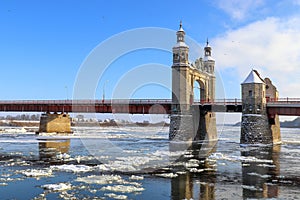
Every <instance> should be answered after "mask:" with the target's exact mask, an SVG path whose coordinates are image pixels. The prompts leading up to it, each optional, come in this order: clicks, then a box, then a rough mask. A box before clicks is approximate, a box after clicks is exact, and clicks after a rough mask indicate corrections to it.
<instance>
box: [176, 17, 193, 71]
mask: <svg viewBox="0 0 300 200" xmlns="http://www.w3.org/2000/svg"><path fill="white" fill-rule="evenodd" d="M176 36H177V43H176V45H175V46H174V47H173V65H183V66H187V65H188V63H189V62H188V56H189V47H188V45H186V44H185V42H184V36H185V32H184V30H183V28H182V22H181V21H180V25H179V30H178V31H177V32H176Z"/></svg>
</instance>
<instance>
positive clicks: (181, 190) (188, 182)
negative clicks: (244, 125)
mask: <svg viewBox="0 0 300 200" xmlns="http://www.w3.org/2000/svg"><path fill="white" fill-rule="evenodd" d="M215 144H216V142H215V141H212V142H202V143H194V144H193V145H192V147H191V148H190V149H189V151H190V155H193V157H188V158H187V157H184V156H182V157H181V158H180V159H179V160H177V162H184V163H188V162H189V161H192V160H195V159H196V160H198V161H199V166H198V167H196V168H195V167H193V168H188V169H187V170H188V171H187V172H186V173H184V174H179V176H178V177H176V178H173V179H172V180H171V199H172V200H177V199H178V200H179V199H199V200H209V199H212V200H213V199H215V183H216V169H215V166H216V165H215V162H212V161H210V160H207V159H206V158H207V157H208V156H209V155H210V154H211V153H213V152H215V150H216V148H215ZM177 170H182V169H177ZM196 170H198V171H201V173H197V172H196V173H193V172H191V171H196ZM195 180H198V181H195Z"/></svg>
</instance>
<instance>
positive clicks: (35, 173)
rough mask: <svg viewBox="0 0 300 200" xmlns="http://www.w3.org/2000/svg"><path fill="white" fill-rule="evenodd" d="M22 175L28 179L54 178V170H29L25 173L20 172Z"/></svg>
mask: <svg viewBox="0 0 300 200" xmlns="http://www.w3.org/2000/svg"><path fill="white" fill-rule="evenodd" d="M20 173H21V174H23V175H25V176H27V177H35V178H38V177H43V176H45V177H47V176H52V170H51V169H27V170H25V171H20Z"/></svg>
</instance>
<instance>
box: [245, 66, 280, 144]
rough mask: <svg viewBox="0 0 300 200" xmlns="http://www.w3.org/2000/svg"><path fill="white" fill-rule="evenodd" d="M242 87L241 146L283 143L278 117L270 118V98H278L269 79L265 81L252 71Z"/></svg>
mask: <svg viewBox="0 0 300 200" xmlns="http://www.w3.org/2000/svg"><path fill="white" fill-rule="evenodd" d="M241 85H242V102H243V110H242V124H241V142H240V143H241V144H257V143H261V144H272V143H278V142H280V141H281V138H280V124H279V117H278V115H275V116H269V115H268V112H267V100H268V98H272V99H274V98H278V91H277V89H276V87H275V86H274V85H273V84H272V82H271V80H270V79H269V78H265V79H264V80H263V79H262V78H261V77H260V75H259V73H258V72H257V71H256V70H252V71H251V72H250V74H249V75H248V77H247V78H246V79H245V81H244V82H243V83H242V84H241Z"/></svg>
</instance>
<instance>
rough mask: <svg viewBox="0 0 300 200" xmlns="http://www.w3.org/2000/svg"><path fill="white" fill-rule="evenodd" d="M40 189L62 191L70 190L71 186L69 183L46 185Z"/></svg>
mask: <svg viewBox="0 0 300 200" xmlns="http://www.w3.org/2000/svg"><path fill="white" fill-rule="evenodd" d="M41 187H42V188H43V189H45V190H50V191H64V190H70V189H72V185H71V184H69V183H57V184H46V185H42V186H41Z"/></svg>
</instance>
